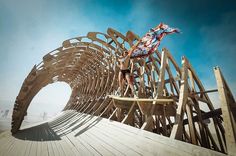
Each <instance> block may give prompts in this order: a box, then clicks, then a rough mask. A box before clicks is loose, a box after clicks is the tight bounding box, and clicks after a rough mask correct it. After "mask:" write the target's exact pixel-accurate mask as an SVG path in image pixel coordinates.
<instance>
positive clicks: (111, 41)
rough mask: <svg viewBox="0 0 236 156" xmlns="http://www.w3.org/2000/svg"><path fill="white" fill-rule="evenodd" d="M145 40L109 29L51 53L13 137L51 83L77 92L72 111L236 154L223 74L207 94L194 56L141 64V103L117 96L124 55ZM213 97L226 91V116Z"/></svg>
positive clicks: (25, 90) (137, 81) (137, 67)
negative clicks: (192, 59) (193, 63)
mask: <svg viewBox="0 0 236 156" xmlns="http://www.w3.org/2000/svg"><path fill="white" fill-rule="evenodd" d="M138 39H139V37H138V36H137V35H136V34H134V33H133V32H131V31H128V32H127V33H126V35H122V34H121V33H119V32H118V31H116V30H114V29H111V28H109V29H108V30H107V34H104V33H99V32H89V33H88V34H87V36H84V37H76V38H72V39H69V40H65V41H64V42H63V43H62V46H61V47H59V48H57V49H55V50H53V51H51V52H50V53H48V54H46V55H45V56H44V57H43V61H42V62H41V63H40V64H38V65H35V66H34V67H33V68H32V70H31V72H30V73H29V75H28V76H27V77H26V78H25V81H24V83H23V85H22V87H21V90H20V92H19V94H18V96H17V98H16V101H15V105H14V110H13V115H12V133H16V132H17V131H18V130H19V128H20V126H21V123H22V121H23V119H24V116H25V115H26V114H27V109H28V106H29V104H30V102H31V101H32V99H33V98H34V96H35V95H36V94H37V93H38V92H39V91H40V90H41V89H42V88H43V87H45V86H46V85H48V84H50V83H54V82H56V81H63V82H66V83H68V84H69V85H70V87H71V88H72V94H71V97H70V99H69V101H68V103H67V104H66V106H65V108H64V110H70V109H72V110H76V111H78V112H81V113H87V114H91V115H94V116H101V117H104V118H109V119H111V120H116V121H119V122H122V123H124V124H128V125H131V126H134V127H137V128H140V129H144V130H148V131H152V132H154V133H157V134H161V135H164V136H167V137H170V138H173V139H177V140H182V141H185V142H188V143H191V144H195V145H198V146H202V147H205V148H208V149H212V150H215V151H219V152H222V153H232V152H235V146H236V144H235V140H236V139H235V136H236V135H235V134H236V133H235V131H236V129H235V119H236V115H235V112H236V111H235V107H236V106H235V105H236V104H235V100H234V98H233V95H232V93H231V92H230V89H229V87H228V86H227V83H226V81H225V80H224V78H223V76H222V74H221V72H220V70H219V68H216V69H214V70H215V74H216V79H217V84H218V89H217V90H205V88H204V87H203V85H202V83H201V81H200V79H199V78H198V76H197V74H196V72H195V71H194V69H193V67H192V66H191V64H190V62H189V61H188V60H187V58H185V57H182V65H181V66H180V67H179V65H178V64H177V62H176V61H175V60H174V58H173V56H172V55H171V53H170V52H169V51H168V50H167V49H166V48H164V49H162V51H161V52H159V51H155V52H154V53H153V54H152V55H151V56H149V57H148V58H146V59H136V60H134V63H135V64H134V73H133V75H134V87H135V90H136V91H137V93H138V96H139V97H140V99H133V98H128V96H129V95H130V90H129V89H128V87H126V92H125V96H127V97H126V98H119V97H116V96H109V95H114V94H115V93H116V91H117V89H118V81H117V79H118V72H119V68H118V61H117V60H118V59H117V58H118V56H120V55H121V54H122V52H123V51H124V50H127V49H129V48H130V47H131V46H132V45H134V44H135V43H136V42H137V41H138ZM213 91H219V94H220V99H221V103H222V105H223V106H222V110H221V109H215V108H214V107H213V104H212V102H211V100H210V98H209V96H208V93H209V92H213ZM229 93H230V94H229ZM233 110H234V111H233ZM222 113H223V118H224V119H223V118H222V116H221V114H222ZM223 120H224V125H223V124H222V123H223ZM225 120H226V121H225ZM210 125H211V127H210ZM213 134H216V136H213ZM225 134H227V135H225ZM232 136H234V137H232Z"/></svg>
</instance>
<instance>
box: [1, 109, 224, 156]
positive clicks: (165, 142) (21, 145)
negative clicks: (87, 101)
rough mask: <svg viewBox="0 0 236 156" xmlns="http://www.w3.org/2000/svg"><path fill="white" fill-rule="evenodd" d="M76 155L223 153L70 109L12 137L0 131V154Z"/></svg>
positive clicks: (33, 155) (4, 155)
mask: <svg viewBox="0 0 236 156" xmlns="http://www.w3.org/2000/svg"><path fill="white" fill-rule="evenodd" d="M76 155H82V156H84V155H86V156H87V155H129V156H130V155H145V156H146V155H168V156H172V155H175V156H176V155H180V156H189V155H218V156H223V155H224V154H221V153H218V152H215V151H212V150H209V149H205V148H202V147H199V146H194V145H191V144H188V143H185V142H181V141H177V140H173V139H170V138H167V137H164V136H160V135H157V134H154V133H150V132H148V131H144V130H140V129H137V128H134V127H131V126H128V125H125V124H121V123H119V122H116V121H110V120H108V119H104V118H100V117H96V116H91V115H88V114H83V113H78V112H76V111H72V110H68V111H64V112H62V114H61V115H59V116H57V117H56V118H54V119H52V120H50V121H48V122H45V123H41V124H39V125H34V126H33V127H25V128H24V129H22V130H20V131H19V132H18V133H17V134H15V135H13V136H12V135H11V133H10V131H6V132H3V133H1V134H0V156H76Z"/></svg>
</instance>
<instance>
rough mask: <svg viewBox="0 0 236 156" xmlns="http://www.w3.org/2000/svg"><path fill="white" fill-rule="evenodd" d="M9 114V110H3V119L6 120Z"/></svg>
mask: <svg viewBox="0 0 236 156" xmlns="http://www.w3.org/2000/svg"><path fill="white" fill-rule="evenodd" d="M8 113H9V109H7V110H5V113H4V114H3V115H2V117H3V118H7V116H8Z"/></svg>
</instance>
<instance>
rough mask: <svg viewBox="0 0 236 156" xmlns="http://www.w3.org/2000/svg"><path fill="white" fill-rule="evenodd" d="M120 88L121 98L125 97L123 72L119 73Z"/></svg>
mask: <svg viewBox="0 0 236 156" xmlns="http://www.w3.org/2000/svg"><path fill="white" fill-rule="evenodd" d="M118 77H119V88H120V96H123V94H124V91H123V88H124V82H123V81H124V79H123V74H122V72H121V71H120V72H119V76H118Z"/></svg>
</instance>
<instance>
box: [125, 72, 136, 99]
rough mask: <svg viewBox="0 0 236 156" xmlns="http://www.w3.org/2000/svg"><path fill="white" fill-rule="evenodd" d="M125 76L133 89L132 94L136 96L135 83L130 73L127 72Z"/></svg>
mask: <svg viewBox="0 0 236 156" xmlns="http://www.w3.org/2000/svg"><path fill="white" fill-rule="evenodd" d="M125 78H126V80H127V83H128V85H129V87H130V89H131V92H132V94H133V95H134V97H137V95H136V92H135V90H134V85H133V83H132V82H131V80H130V73H126V74H125Z"/></svg>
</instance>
